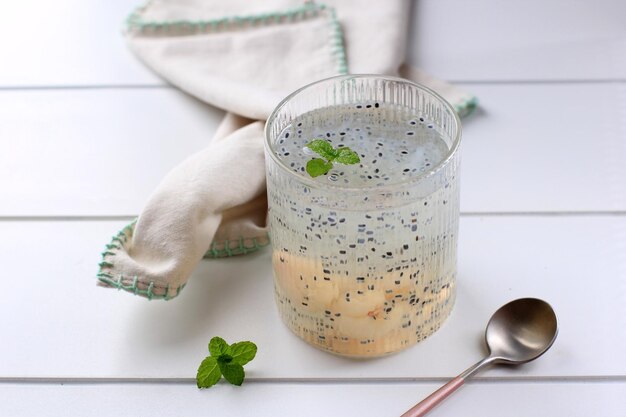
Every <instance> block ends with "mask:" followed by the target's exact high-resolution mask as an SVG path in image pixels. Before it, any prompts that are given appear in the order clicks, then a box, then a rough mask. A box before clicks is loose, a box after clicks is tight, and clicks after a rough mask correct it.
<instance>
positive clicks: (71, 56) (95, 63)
mask: <svg viewBox="0 0 626 417" xmlns="http://www.w3.org/2000/svg"><path fill="white" fill-rule="evenodd" d="M141 4H142V1H140V0H118V1H114V2H84V1H80V0H60V1H54V2H40V1H37V0H22V1H19V2H6V4H4V5H3V6H2V13H0V39H4V41H3V42H2V43H1V44H0V45H1V47H2V48H1V49H0V50H1V51H2V65H0V87H24V86H30V87H32V86H45V87H49V86H68V85H72V86H75V85H158V84H162V83H163V81H162V80H160V79H159V78H158V77H156V76H155V75H154V74H152V73H151V72H150V71H149V70H147V69H146V68H144V67H143V66H142V65H141V64H140V63H139V62H138V61H137V60H136V59H135V58H134V57H133V56H132V55H131V53H130V52H129V51H128V50H127V48H126V46H125V44H124V40H123V37H122V35H121V31H122V27H123V23H124V21H125V19H126V17H127V16H128V14H129V13H130V12H131V11H132V10H133V9H134V8H135V7H136V6H138V5H141ZM625 14H626V3H624V2H623V1H620V0H598V1H596V2H593V3H592V2H587V1H573V2H572V1H568V0H552V1H550V2H544V1H541V0H532V1H524V2H522V1H516V2H501V1H498V0H479V1H472V2H459V1H455V0H418V1H416V2H415V6H414V7H413V9H412V19H413V20H412V22H413V23H412V25H413V27H412V32H411V35H410V39H409V45H410V46H409V48H408V53H409V57H408V61H409V62H411V63H413V64H415V65H418V66H420V67H422V68H423V69H424V70H426V71H428V72H430V73H432V74H433V75H435V76H438V77H440V78H443V79H450V80H455V81H459V80H474V81H480V80H483V81H484V80H488V81H493V80H528V79H535V80H570V79H594V80H604V79H615V78H619V79H624V78H625V74H626V53H624V50H625V49H624V46H625V43H624V42H625V41H624V39H625V38H626V28H625V27H624V25H623V19H622V18H623V16H624V15H625ZM16 34H19V36H16ZM44 69H45V70H44Z"/></svg>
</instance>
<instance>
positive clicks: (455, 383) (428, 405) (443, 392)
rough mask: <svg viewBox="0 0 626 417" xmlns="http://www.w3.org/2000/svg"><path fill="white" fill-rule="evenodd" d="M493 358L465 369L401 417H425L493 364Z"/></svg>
mask: <svg viewBox="0 0 626 417" xmlns="http://www.w3.org/2000/svg"><path fill="white" fill-rule="evenodd" d="M494 361H495V358H492V357H487V358H485V359H483V360H482V361H480V362H478V363H477V364H475V365H474V366H472V367H470V368H469V369H467V370H466V371H465V372H463V373H462V374H461V375H459V376H457V377H456V378H454V379H452V380H450V381H449V382H448V383H447V384H446V385H444V386H443V387H441V388H439V389H438V390H437V391H435V392H433V393H432V394H430V395H429V396H428V397H426V398H424V399H423V400H422V401H420V402H419V403H417V404H416V405H415V406H414V407H413V408H411V409H410V410H409V411H407V412H406V413H404V414H402V416H401V417H421V416H425V415H426V413H428V412H429V411H430V410H432V409H433V408H434V407H435V406H436V405H437V404H439V403H440V402H442V401H443V400H444V399H446V398H447V397H448V396H449V395H450V394H452V393H453V392H454V391H456V390H457V389H459V388H460V387H461V386H462V385H463V384H464V383H465V380H466V379H467V378H468V377H469V376H471V375H472V374H474V373H475V372H477V371H478V370H479V369H480V368H482V367H483V366H485V365H488V364H490V363H493V362H494Z"/></svg>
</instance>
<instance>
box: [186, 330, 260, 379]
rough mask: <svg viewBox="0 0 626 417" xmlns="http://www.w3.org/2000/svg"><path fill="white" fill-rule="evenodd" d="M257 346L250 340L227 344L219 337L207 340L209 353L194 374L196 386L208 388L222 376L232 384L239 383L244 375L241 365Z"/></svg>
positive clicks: (250, 358) (248, 358) (253, 354)
mask: <svg viewBox="0 0 626 417" xmlns="http://www.w3.org/2000/svg"><path fill="white" fill-rule="evenodd" d="M256 352H257V347H256V345H255V344H254V343H252V342H237V343H233V344H232V345H229V344H228V343H226V341H225V340H224V339H222V338H221V337H214V338H212V339H211V341H210V342H209V353H210V354H211V356H207V357H206V358H204V360H203V361H202V362H201V363H200V366H199V367H198V373H197V375H196V383H197V385H198V388H210V387H212V386H213V385H215V384H217V382H218V381H219V380H220V379H221V378H222V376H224V379H226V380H227V381H228V382H230V383H231V384H233V385H241V384H242V383H243V380H244V378H245V376H246V374H245V372H244V370H243V365H245V364H247V363H248V362H250V361H251V360H252V359H254V357H255V356H256Z"/></svg>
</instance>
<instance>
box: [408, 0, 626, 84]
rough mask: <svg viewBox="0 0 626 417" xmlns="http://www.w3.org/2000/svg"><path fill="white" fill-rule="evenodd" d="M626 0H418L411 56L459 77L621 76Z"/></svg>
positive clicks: (625, 72)
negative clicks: (588, 0) (594, 0)
mask: <svg viewBox="0 0 626 417" xmlns="http://www.w3.org/2000/svg"><path fill="white" fill-rule="evenodd" d="M625 15H626V3H625V2H623V1H621V0H600V1H596V2H593V3H592V2H587V1H578V0H576V1H568V0H556V1H555V0H551V1H543V0H528V1H513V2H511V1H498V0H475V1H458V0H418V1H416V2H415V7H414V8H413V16H412V17H413V28H412V29H413V30H412V35H411V43H410V47H409V58H408V60H409V62H411V63H412V64H414V65H417V66H419V67H421V68H423V69H424V70H425V71H428V72H430V73H432V74H433V75H436V76H438V77H440V78H443V79H448V80H453V81H462V80H474V81H481V80H482V81H485V80H488V81H492V82H493V81H512V80H541V81H546V80H552V81H563V80H607V79H621V80H624V79H626V26H625V25H624V23H623V22H624V21H623V17H624V16H625Z"/></svg>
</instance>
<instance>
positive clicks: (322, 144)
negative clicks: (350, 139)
mask: <svg viewBox="0 0 626 417" xmlns="http://www.w3.org/2000/svg"><path fill="white" fill-rule="evenodd" d="M306 147H307V148H309V149H310V150H312V151H313V152H315V153H316V154H318V155H319V156H321V157H324V158H326V159H327V160H329V161H332V160H333V159H334V158H335V156H336V151H335V150H334V149H333V145H331V144H330V143H328V142H327V141H325V140H324V139H315V140H313V141H311V142H309V143H308V144H307V145H306Z"/></svg>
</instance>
